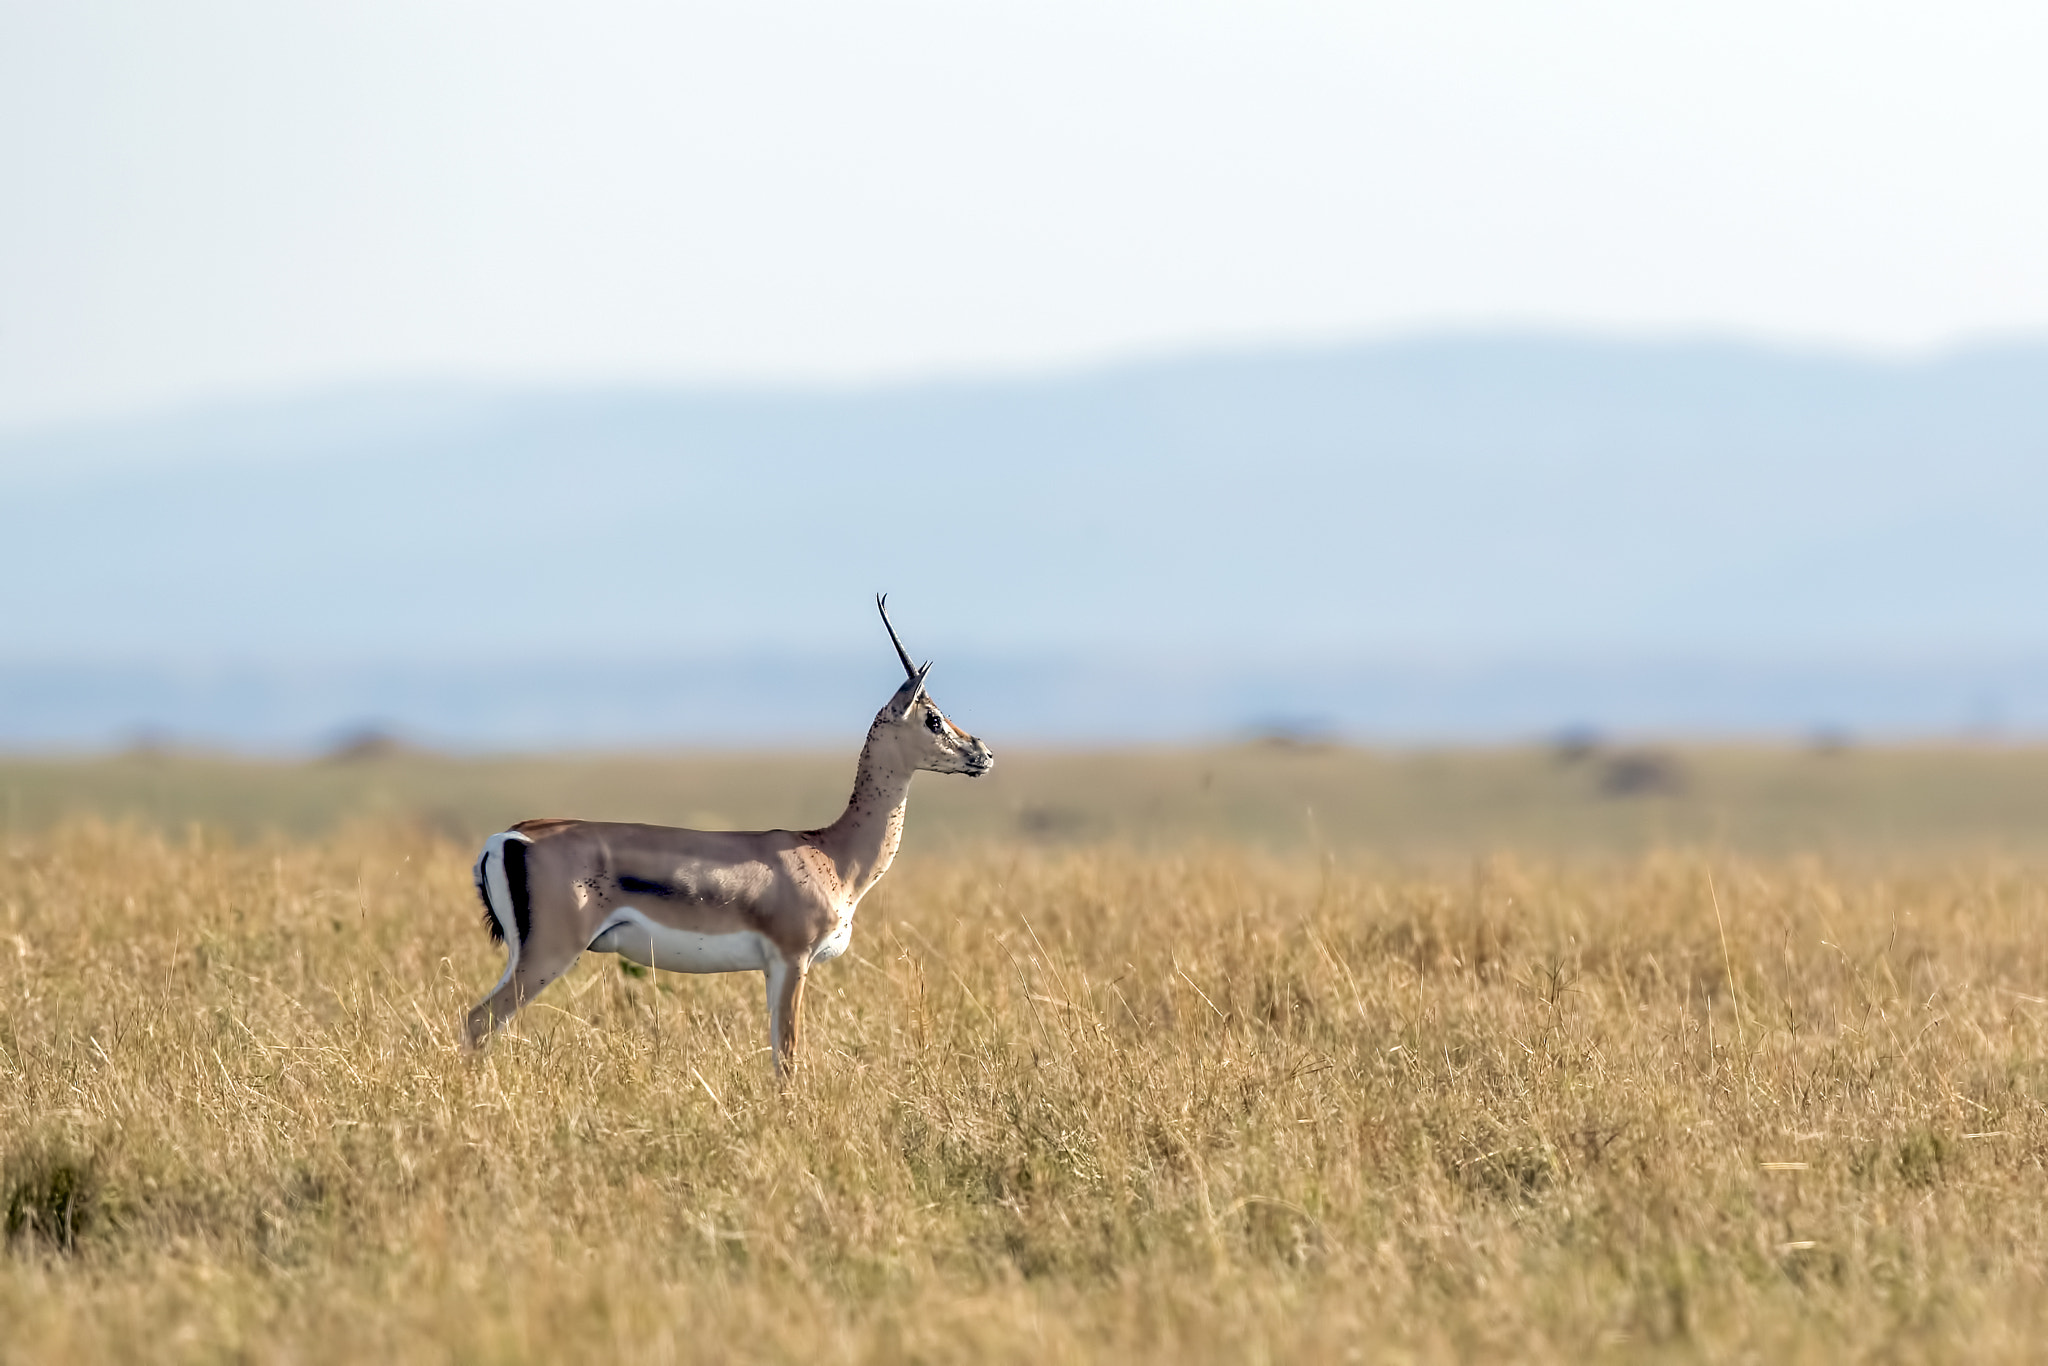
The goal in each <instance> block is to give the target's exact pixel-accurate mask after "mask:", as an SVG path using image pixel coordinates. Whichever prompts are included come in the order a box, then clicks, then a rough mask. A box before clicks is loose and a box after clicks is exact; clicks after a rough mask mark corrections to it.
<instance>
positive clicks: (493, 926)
mask: <svg viewBox="0 0 2048 1366" xmlns="http://www.w3.org/2000/svg"><path fill="white" fill-rule="evenodd" d="M490 861H491V855H490V852H489V851H488V850H486V851H485V853H484V856H483V857H482V858H480V859H478V860H477V861H476V899H477V900H479V901H481V902H483V903H484V928H485V929H487V930H489V931H490V932H491V942H492V943H493V944H502V943H504V942H505V928H504V926H502V925H500V924H499V923H498V913H497V912H496V911H493V910H492V909H491V886H490V884H489V883H488V882H486V881H484V865H485V864H486V863H489V862H490Z"/></svg>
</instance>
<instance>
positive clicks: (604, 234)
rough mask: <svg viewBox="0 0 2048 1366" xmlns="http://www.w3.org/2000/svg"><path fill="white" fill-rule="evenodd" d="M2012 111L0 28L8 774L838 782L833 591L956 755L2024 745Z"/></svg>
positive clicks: (1474, 40)
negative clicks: (517, 769) (503, 762)
mask: <svg viewBox="0 0 2048 1366" xmlns="http://www.w3.org/2000/svg"><path fill="white" fill-rule="evenodd" d="M2044 63H2048V10H2043V9H2042V8H2040V7H2038V6H2029V5H2022V4H2000V3H1986V2H1983V0H1963V2H1961V3H1950V4H1944V5H1940V6H1935V5H1929V4H1917V5H1916V4H1895V5H1894V4H1870V3H1858V4H1849V3H1831V2H1830V3H1821V2H1819V0H1772V2H1771V3H1768V4H1766V3H1761V0H1725V2H1724V3H1717V4H1714V5H1705V4H1680V5H1661V6H1642V5H1629V4H1621V3H1596V2H1594V0H1558V2H1557V3H1549V4H1545V5H1540V6H1532V5H1526V4H1516V3H1507V2H1506V0H1499V2H1498V3H1494V2H1481V0H1454V2H1453V3H1445V4H1438V5H1429V6H1415V5H1398V4H1392V3H1351V4H1335V3H1331V4H1320V3H1293V2H1292V0H1209V2H1205V3H1189V2H1188V0H1176V2H1175V3H1150V2H1149V0H1091V3H1087V4H1081V3H1066V2H1065V0H1051V2H1050V3H1045V4H1039V5H1033V6H1028V7H1025V6H1016V5H1005V4H994V3H980V2H979V0H948V2H947V3H943V4H940V3H929V4H924V3H897V2H896V0H887V2H884V3H866V4H861V5H857V6H849V5H840V4H826V3H817V2H815V0H782V2H779V3H775V4H760V3H758V2H756V3H745V4H737V3H736V4H720V3H699V4H689V5H665V4H653V3H628V2H627V0H589V2H587V3H584V4H579V5H575V6H567V5H544V4H520V3H492V4H483V3H472V2H470V0H403V3H398V2H396V0H392V2H389V3H385V2H381V0H349V2H348V3H338V2H337V3H314V2H310V0H289V2H287V3H278V0H262V2H261V3H255V2H253V0H252V2H251V3H225V2H223V0H187V2H186V3H181V4H179V5H176V6H163V5H156V4H147V3H140V2H133V3H114V2H99V0H86V2H84V3H67V4H64V5H51V4H46V3H39V2H37V0H0V584H4V591H0V749H5V750H7V751H12V752H14V753H16V754H45V755H50V754H62V753H71V752H79V751H83V752H100V751H118V750H123V749H141V750H145V751H146V750H151V749H157V748H209V749H216V750H226V751H230V752H235V753H242V754H248V755H271V756H289V755H302V754H314V753H320V752H323V751H333V750H336V749H339V750H341V751H343V752H351V751H352V750H353V751H357V752H368V751H369V750H373V749H374V748H375V747H376V746H377V745H379V744H382V743H386V742H387V741H388V740H390V739H392V738H396V739H397V740H402V741H404V742H406V743H409V744H412V745H417V746H423V747H430V748H436V749H442V750H447V751H452V752H456V753H484V752H499V753H502V752H519V751H538V750H546V749H557V748H564V747H573V748H583V749H622V748H634V747H643V746H668V747H677V746H696V747H703V746H712V747H728V748H731V747H762V746H767V747H778V748H796V749H803V748H817V747H823V748H825V749H828V750H832V751H834V752H837V751H841V750H847V749H850V747H851V746H852V745H853V744H854V742H855V741H856V740H857V737H858V736H859V735H860V733H861V731H862V729H863V728H864V727H865V725H866V722H867V720H868V718H869V716H870V715H871V714H872V712H873V710H874V708H875V707H876V706H878V705H879V704H880V703H881V702H882V700H884V698H886V696H887V695H888V693H889V691H890V690H891V689H892V688H893V687H894V684H895V682H896V681H897V679H898V678H899V677H900V673H899V671H898V669H897V665H896V663H895V660H894V658H893V656H892V655H891V653H890V651H889V649H888V647H887V643H886V640H885V638H884V637H883V635H882V633H881V630H880V627H879V625H878V623H877V622H876V620H875V618H874V614H873V609H872V604H871V597H872V594H873V593H874V592H876V591H878V590H884V589H886V590H888V591H889V592H890V593H891V595H892V597H891V602H892V607H893V609H894V612H895V614H896V619H897V622H898V625H899V627H900V628H901V629H902V631H903V632H904V635H905V637H906V640H907V642H908V644H909V646H910V648H911V649H912V650H913V651H915V652H916V653H918V654H919V655H920V656H931V657H933V658H935V659H936V660H937V669H936V670H935V672H934V675H933V687H934V691H935V693H936V694H937V696H938V697H939V698H940V700H941V701H942V702H943V703H945V704H946V705H947V706H948V708H949V709H950V710H951V711H952V712H953V713H954V714H955V715H956V717H957V718H958V719H959V720H960V721H961V722H962V723H963V724H964V725H966V726H967V727H969V728H970V729H973V730H975V731H977V732H979V733H981V734H983V735H985V736H987V737H989V738H990V739H991V741H992V742H994V743H996V744H997V746H998V748H999V749H1000V748H1001V747H1002V746H1003V745H1004V744H1010V745H1017V744H1025V745H1031V746H1038V747H1089V746H1103V745H1117V744H1130V743H1144V744H1180V743H1189V742H1210V741H1217V740H1228V739H1236V738H1242V737H1246V736H1266V737H1270V738H1275V739H1278V740H1281V741H1285V742H1287V743H1289V744H1296V745H1317V744H1321V743H1324V742H1328V741H1353V742H1366V743H1376V744H1393V745H1397V746H1399V745H1421V744H1442V743H1446V742H1449V743H1468V742H1469V743H1482V742H1484V743H1498V742H1519V741H1528V740H1532V739H1539V738H1544V737H1562V739H1561V741H1560V746H1561V750H1562V751H1563V752H1570V751H1571V748H1572V746H1573V745H1574V744H1577V743H1579V742H1580V741H1581V740H1590V738H1591V737H1595V736H1610V735H1611V736H1623V737H1659V738H1664V739H1699V740H1704V739H1715V738H1727V737H1743V738H1749V739H1763V740H1794V741H1798V742H1800V743H1801V744H1806V745H1810V746H1812V747H1814V748H1817V749H1832V748H1839V747H1840V746H1841V745H1843V744H1845V743H1847V742H1849V741H1851V740H1856V741H1861V740H1865V739H1870V740H1902V739H1904V740H1922V739H1935V740H1949V739H1956V738H1972V739H1985V738H2002V739H2010V738H2015V737H2019V738H2025V737H2035V736H2039V735H2040V734H2041V733H2042V732H2043V731H2044V730H2048V610H2044V608H2043V606H2042V603H2041V589H2042V587H2043V585H2048V541H2044V538H2043V536H2042V534H2041V533H2042V531H2043V529H2044V526H2043V524H2044V520H2048V253H2043V251H2042V250H2041V244H2042V243H2043V242H2044V241H2048V178H2044V177H2043V176H2042V175H2040V173H2039V168H2040V167H2041V166H2043V165H2048V82H2044V81H2043V80H2041V79H2040V72H2041V71H2042V70H2043V68H2044ZM834 772H835V774H836V772H837V771H836V770H835V771H834ZM1639 776H1640V775H1639ZM1610 780H1611V781H1615V782H1620V783H1622V784H1623V785H1624V786H1626V782H1627V778H1626V774H1625V773H1624V774H1623V776H1622V777H1621V778H1619V779H1617V778H1615V777H1614V775H1613V774H1612V773H1608V774H1607V776H1605V777H1602V778H1600V779H1599V780H1598V781H1599V782H1600V783H1607V782H1609V781H1610ZM832 781H833V782H834V783H837V782H838V781H839V778H838V777H837V776H835V777H834V778H833V779H832ZM1588 781H1589V782H1591V781H1593V780H1591V779H1589V780H1588ZM1660 781H1662V780H1661V779H1659V778H1658V777H1657V774H1656V773H1654V772H1652V773H1650V774H1649V775H1648V776H1647V777H1646V778H1644V783H1646V784H1647V785H1648V787H1650V788H1654V787H1656V786H1657V784H1658V783H1659V782H1660ZM1589 790H1590V789H1589ZM679 800H680V799H679ZM821 800H822V798H821ZM683 814H685V815H687V814H688V813H687V812H684V813H683ZM480 819H481V818H480ZM1047 819H1049V820H1050V819H1053V818H1052V817H1048V818H1047Z"/></svg>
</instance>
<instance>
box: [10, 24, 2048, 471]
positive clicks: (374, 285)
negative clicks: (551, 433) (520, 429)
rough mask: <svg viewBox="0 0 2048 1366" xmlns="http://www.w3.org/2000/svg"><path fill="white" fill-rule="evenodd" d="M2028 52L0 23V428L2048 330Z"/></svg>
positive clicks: (1686, 37) (1681, 37)
mask: <svg viewBox="0 0 2048 1366" xmlns="http://www.w3.org/2000/svg"><path fill="white" fill-rule="evenodd" d="M2043 70H2048V9H2044V8H2043V7H2041V6H2039V5H2028V4H1994V3H1981V2H1973V0H1951V2H1950V3H1944V4H1940V5H1935V4H1885V3H1868V2H1867V0H1866V2H1864V3H1816V2H1815V0H1769V2H1768V3H1765V2H1761V0H1722V2H1721V3H1714V4H1657V5H1645V4H1641V3H1595V2H1593V0H1551V2H1550V3H1544V4H1540V5H1532V4H1527V3H1508V2H1507V0H1499V2H1496V3H1486V2H1476V0H1451V2H1450V3H1441V4H1430V5H1414V4H1406V3H1402V4H1395V3H1384V4H1382V3H1359V4H1311V3H1297V2H1294V0H1247V2H1245V3H1238V2H1237V0H1208V2H1206V3H1204V2H1203V0H1175V2H1174V3H1150V2H1149V0H1148V2H1142V3H1134V2H1132V0H1091V2H1090V3H1068V2H1067V0H1049V2H1048V3H1041V4H1034V5H1030V6H1023V5H1016V4H995V3H984V2H983V0H947V3H943V4H940V3H931V4H919V3H900V2H897V0H879V2H875V3H863V4H860V5H844V4H833V3H824V2H823V0H785V2H782V3H774V4H763V3H759V0H749V2H748V3H737V4H724V3H700V4H690V5H670V4H656V3H622V2H621V0H590V2H588V3H582V4H578V5H573V6H571V5H561V4H538V3H516V2H513V3H500V2H495V0H494V2H493V3H483V2H482V0H348V3H340V2H339V0H335V2H333V3H305V2H304V0H289V2H285V0H248V2H246V3H245V2H240V0H237V2H233V3H225V2H223V0H183V2H182V3H180V4H177V5H162V4H157V3H151V2H149V0H67V3H64V4H50V3H46V2H45V0H0V430H5V429H7V428H15V429H20V428H23V427H27V426H35V425H42V424H47V423H51V422H58V421H64V420H68V419H72V418H78V417H87V416H95V415H102V414H108V413H116V412H122V411H135V410H146V409H149V408H153V407H157V406H162V405H167V404H178V403H183V402H188V401H192V400H198V399H206V398H213V397H222V396H235V395H248V394H262V393H276V392H289V391H294V390H304V389H309V388H319V387H323V386H329V385H334V384H343V383H355V382H364V381H384V380H391V379H400V378H407V377H415V376H427V377H459V378H471V379H486V380H491V381H509V382H543V383H551V384H554V383H565V382H567V383H580V382H591V381H604V382H610V381H620V380H626V381H636V382H648V381H653V382H698V383H701V382H724V381H747V382H760V381H773V382H814V381H827V382H835V383H837V382H860V381H869V380H876V379H903V378H915V377H921V376H929V375H934V374H947V373H961V372H989V371H1005V370H1018V369H1036V368H1044V367H1067V366H1077V365H1085V364H1089V363H1092V362H1095V361H1098V360H1101V359H1104V358H1112V357H1121V356H1128V355H1133V354H1146V353H1159V352H1173V351H1183V350H1190V349H1200V348H1206V347H1212V346H1231V347H1242V346H1255V345H1258V344H1262V343H1266V342H1288V343H1312V342H1317V341H1324V340H1332V339H1339V338H1352V337H1370V336H1382V335H1393V334H1400V333H1406V332H1414V331H1418V330H1432V329H1439V328H1444V327H1488V326H1495V325H1503V324H1512V325H1518V326H1532V325H1533V326H1541V327H1559V328H1564V329H1568V330H1584V331H1594V332H1607V333H1618V334H1622V335H1631V334H1660V335H1661V334H1672V333H1694V332H1712V333H1727V334H1735V335H1742V336H1750V337H1756V338H1763V339H1769V340H1774V341H1781V342H1791V343H1795V344H1814V345H1823V346H1839V347H1847V348H1852V349H1861V350H1875V351H1889V352H1899V351H1913V350H1925V349H1928V348H1933V347H1939V346H1942V345H1945V344H1948V343H1952V342H1955V341H1957V340H1959V339H1970V338H1981V337H1986V336H1998V335H2009V334H2015V333H2040V332H2042V331H2048V253H2043V252H2042V251H2041V250H2040V244H2041V243H2042V242H2043V241H2048V177H2043V176H2042V175H2040V174H2039V167H2041V166H2043V165H2048V81H2043V80H2041V79H2040V73H2041V72H2042V71H2043Z"/></svg>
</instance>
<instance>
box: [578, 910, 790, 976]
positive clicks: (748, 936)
mask: <svg viewBox="0 0 2048 1366" xmlns="http://www.w3.org/2000/svg"><path fill="white" fill-rule="evenodd" d="M590 951H591V952H592V953H616V954H617V955H618V956H619V957H621V958H623V959H625V960H626V961H627V962H629V963H638V964H639V965H640V966H642V967H644V968H657V969H659V970H660V971H662V972H761V971H763V970H764V969H766V968H767V966H768V960H769V958H770V956H771V955H770V954H769V952H768V941H767V940H766V939H764V938H762V937H761V936H760V935H758V934H756V933H755V932H754V931H752V930H734V931H732V932H730V933H728V934H699V933H697V932H696V931H695V930H676V929H670V928H669V927H668V926H667V925H663V924H660V923H658V922H656V921H653V920H650V919H648V918H647V917H646V916H645V915H642V914H641V913H640V912H639V911H637V910H635V909H633V908H632V907H631V906H621V907H619V908H618V909H617V910H615V911H613V912H612V913H611V915H610V917H609V918H608V919H606V921H605V922H604V928H603V929H601V930H599V931H598V932H597V937H596V938H594V939H592V940H591V941H590Z"/></svg>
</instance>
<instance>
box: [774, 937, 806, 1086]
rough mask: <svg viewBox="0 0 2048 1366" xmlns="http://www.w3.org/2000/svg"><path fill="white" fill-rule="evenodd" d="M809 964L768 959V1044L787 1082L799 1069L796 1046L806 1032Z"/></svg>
mask: <svg viewBox="0 0 2048 1366" xmlns="http://www.w3.org/2000/svg"><path fill="white" fill-rule="evenodd" d="M809 976H810V965H809V964H808V963H806V962H804V961H803V960H802V959H796V958H785V957H782V956H781V955H779V954H777V955H775V956H773V957H771V958H770V959H769V960H768V1046H769V1048H770V1050H771V1051H772V1052H773V1053H774V1054H775V1075H776V1077H777V1079H778V1080H781V1081H785V1082H786V1081H788V1080H789V1078H790V1076H791V1074H792V1073H794V1072H795V1070H796V1049H797V1041H798V1037H799V1035H800V1034H801V1033H802V1031H803V1017H804V982H805V981H806V980H807V979H808V977H809Z"/></svg>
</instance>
